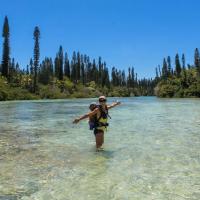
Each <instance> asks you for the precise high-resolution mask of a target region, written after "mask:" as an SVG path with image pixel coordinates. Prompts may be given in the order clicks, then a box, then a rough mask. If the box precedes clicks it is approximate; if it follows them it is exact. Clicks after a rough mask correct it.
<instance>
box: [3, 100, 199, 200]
mask: <svg viewBox="0 0 200 200" xmlns="http://www.w3.org/2000/svg"><path fill="white" fill-rule="evenodd" d="M112 100H113V99H112V98H110V101H112ZM91 101H93V99H81V100H48V101H47V100H44V101H13V102H1V103H0V110H1V112H0V200H1V199H4V200H5V199H6V200H7V199H8V200H12V199H13V200H15V199H23V200H30V199H33V200H36V199H37V200H38V199H41V200H43V199H58V200H66V199H70V200H74V199H76V200H79V199H87V200H93V199H95V200H96V199H97V200H98V199H101V200H102V199H105V200H112V199H115V200H117V199H119V200H121V199H131V200H132V199H158V200H161V199H175V200H179V199H200V184H199V182H200V156H199V155H200V149H199V146H200V136H199V130H200V123H199V119H200V101H199V100H197V99H156V98H149V97H146V98H143V97H140V98H121V101H122V106H120V107H117V108H115V109H113V110H111V111H110V114H111V115H112V119H111V122H110V127H109V130H108V132H107V133H105V145H104V149H105V150H104V151H101V152H96V151H95V143H94V136H93V134H92V133H91V132H90V131H89V130H88V124H87V121H85V122H84V121H83V122H81V123H80V124H78V125H74V124H72V120H73V119H74V118H75V117H76V116H78V115H81V114H83V113H85V112H87V111H88V105H89V103H90V102H91Z"/></svg>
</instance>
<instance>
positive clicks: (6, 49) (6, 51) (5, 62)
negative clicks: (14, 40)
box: [1, 16, 10, 78]
mask: <svg viewBox="0 0 200 200" xmlns="http://www.w3.org/2000/svg"><path fill="white" fill-rule="evenodd" d="M2 36H3V37H4V42H3V56H2V64H1V68H2V75H3V76H5V77H6V78H9V63H10V46H9V36H10V32H9V24H8V18H7V16H6V17H5V19H4V25H3V34H2Z"/></svg>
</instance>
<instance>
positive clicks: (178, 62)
mask: <svg viewBox="0 0 200 200" xmlns="http://www.w3.org/2000/svg"><path fill="white" fill-rule="evenodd" d="M175 73H176V76H177V77H180V74H181V64H180V61H179V55H178V54H176V57H175Z"/></svg>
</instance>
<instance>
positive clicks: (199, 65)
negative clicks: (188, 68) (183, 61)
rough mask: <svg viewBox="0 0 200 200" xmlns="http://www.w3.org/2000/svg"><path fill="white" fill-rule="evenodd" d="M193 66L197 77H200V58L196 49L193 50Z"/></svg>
mask: <svg viewBox="0 0 200 200" xmlns="http://www.w3.org/2000/svg"><path fill="white" fill-rule="evenodd" d="M194 66H195V67H196V69H197V72H198V75H199V76H200V56H199V50H198V48H196V49H195V53H194Z"/></svg>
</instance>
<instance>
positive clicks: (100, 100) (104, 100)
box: [99, 99, 107, 102]
mask: <svg viewBox="0 0 200 200" xmlns="http://www.w3.org/2000/svg"><path fill="white" fill-rule="evenodd" d="M106 101H107V100H106V99H99V102H106Z"/></svg>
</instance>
